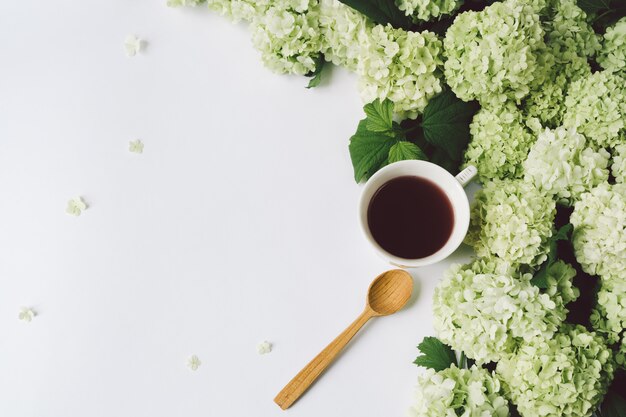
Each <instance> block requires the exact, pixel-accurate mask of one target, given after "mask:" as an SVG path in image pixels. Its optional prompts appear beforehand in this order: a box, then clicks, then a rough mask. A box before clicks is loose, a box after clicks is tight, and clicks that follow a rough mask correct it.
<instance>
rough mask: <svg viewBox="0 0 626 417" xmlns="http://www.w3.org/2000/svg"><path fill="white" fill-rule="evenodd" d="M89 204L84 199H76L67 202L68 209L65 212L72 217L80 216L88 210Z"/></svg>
mask: <svg viewBox="0 0 626 417" xmlns="http://www.w3.org/2000/svg"><path fill="white" fill-rule="evenodd" d="M87 207H88V206H87V203H85V200H83V198H82V197H80V196H78V197H74V198H72V199H71V200H69V201H68V202H67V207H66V208H65V212H66V213H67V214H70V215H72V216H80V215H81V213H82V212H83V211H84V210H87Z"/></svg>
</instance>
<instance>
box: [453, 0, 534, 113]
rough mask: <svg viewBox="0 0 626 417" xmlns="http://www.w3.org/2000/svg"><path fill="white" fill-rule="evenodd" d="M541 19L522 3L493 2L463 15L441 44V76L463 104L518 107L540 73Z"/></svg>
mask: <svg viewBox="0 0 626 417" xmlns="http://www.w3.org/2000/svg"><path fill="white" fill-rule="evenodd" d="M543 36H544V32H543V29H542V28H541V24H540V22H539V16H538V15H537V14H536V13H535V12H534V10H533V7H532V6H531V5H529V4H527V3H526V2H524V1H520V0H506V1H504V2H497V3H494V4H492V5H491V6H489V7H487V8H485V9H484V10H483V11H480V12H472V11H470V12H465V13H461V14H460V15H458V16H457V18H456V19H455V20H454V23H453V24H452V26H450V28H449V29H448V31H447V32H446V37H445V39H444V42H443V45H444V54H445V56H446V58H447V60H446V62H445V76H446V80H447V82H448V84H449V85H450V87H451V88H452V90H453V91H454V93H455V94H456V95H457V96H458V97H459V98H461V99H462V100H465V101H469V100H473V99H477V100H478V101H480V103H481V104H482V105H487V104H491V105H499V104H501V103H504V102H505V101H507V100H513V101H515V102H517V103H519V102H520V101H521V99H522V98H524V97H525V96H526V95H528V93H529V92H530V89H529V85H531V83H532V82H533V80H534V79H535V78H536V77H538V76H543V75H542V74H539V73H538V72H537V71H538V69H539V68H538V65H537V58H536V53H537V51H541V50H542V49H543V48H545V44H544V41H543Z"/></svg>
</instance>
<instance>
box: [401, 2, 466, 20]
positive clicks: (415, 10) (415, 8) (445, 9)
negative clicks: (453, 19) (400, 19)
mask: <svg viewBox="0 0 626 417" xmlns="http://www.w3.org/2000/svg"><path fill="white" fill-rule="evenodd" d="M395 3H396V5H397V6H398V9H400V10H402V11H403V12H404V14H405V15H407V16H411V18H412V19H413V21H415V22H419V21H428V20H436V19H439V18H441V17H442V16H444V15H450V14H453V13H454V12H456V11H457V10H458V8H459V7H461V5H462V4H463V1H462V0H460V1H459V0H396V1H395Z"/></svg>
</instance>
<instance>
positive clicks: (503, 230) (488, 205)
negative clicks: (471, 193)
mask: <svg viewBox="0 0 626 417" xmlns="http://www.w3.org/2000/svg"><path fill="white" fill-rule="evenodd" d="M555 215H556V204H555V202H554V200H553V199H552V198H551V197H550V196H549V195H547V194H545V193H542V192H541V191H539V190H537V189H536V188H535V187H534V186H533V185H532V184H530V183H527V182H524V181H522V180H502V181H500V180H495V181H492V182H489V183H487V184H486V185H485V187H484V188H483V189H482V190H480V191H478V192H477V193H476V196H475V197H474V204H473V205H472V210H471V219H470V227H469V231H468V233H467V236H466V238H465V242H466V243H467V244H469V245H471V246H473V247H474V250H475V251H476V253H477V254H478V255H479V256H482V257H488V256H492V255H496V256H498V257H500V258H502V259H504V260H505V261H507V262H509V263H511V264H527V265H530V266H537V265H540V264H541V263H543V261H545V260H546V259H547V253H548V250H549V245H548V239H549V238H550V236H552V232H553V224H552V222H553V220H554V216H555Z"/></svg>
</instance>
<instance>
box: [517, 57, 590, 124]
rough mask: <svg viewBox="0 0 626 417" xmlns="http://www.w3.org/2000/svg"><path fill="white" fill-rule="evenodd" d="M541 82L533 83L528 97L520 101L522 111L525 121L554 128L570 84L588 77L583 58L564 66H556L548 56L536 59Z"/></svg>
mask: <svg viewBox="0 0 626 417" xmlns="http://www.w3.org/2000/svg"><path fill="white" fill-rule="evenodd" d="M537 60H538V61H539V62H540V64H539V66H540V68H541V69H540V70H538V72H545V74H546V75H545V77H543V79H538V80H537V81H538V82H536V83H533V85H532V89H531V91H530V94H529V95H528V96H527V97H526V98H525V99H524V102H523V110H524V114H525V116H526V117H527V118H537V119H539V121H540V122H541V123H542V124H543V125H544V126H547V127H551V128H556V127H558V126H560V125H561V124H562V122H563V114H565V110H566V109H565V96H566V94H567V90H568V88H569V85H570V83H572V82H573V81H576V80H578V79H580V78H582V77H586V76H589V75H591V67H590V66H589V63H588V62H587V58H586V57H579V56H571V57H570V58H568V59H567V61H566V62H565V63H563V62H556V60H555V58H554V55H552V53H551V52H548V51H544V52H543V53H542V54H540V55H538V57H537Z"/></svg>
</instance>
